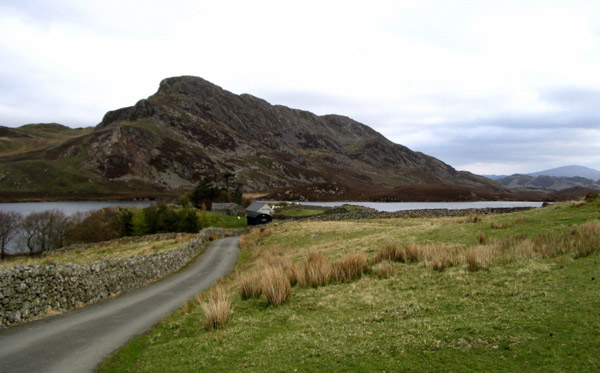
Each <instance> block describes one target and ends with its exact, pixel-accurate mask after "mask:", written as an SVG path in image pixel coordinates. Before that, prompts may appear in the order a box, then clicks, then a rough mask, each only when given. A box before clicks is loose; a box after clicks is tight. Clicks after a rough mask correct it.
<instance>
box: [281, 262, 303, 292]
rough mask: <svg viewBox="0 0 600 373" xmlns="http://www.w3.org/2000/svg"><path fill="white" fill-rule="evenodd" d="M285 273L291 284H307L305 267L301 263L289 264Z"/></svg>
mask: <svg viewBox="0 0 600 373" xmlns="http://www.w3.org/2000/svg"><path fill="white" fill-rule="evenodd" d="M286 274H287V276H288V280H290V284H291V285H292V286H296V285H298V286H303V287H304V286H307V285H308V283H307V282H306V269H305V266H304V264H303V263H298V264H294V265H291V266H289V267H288V268H287V270H286Z"/></svg>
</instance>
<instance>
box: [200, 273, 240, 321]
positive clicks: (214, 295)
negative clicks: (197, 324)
mask: <svg viewBox="0 0 600 373" xmlns="http://www.w3.org/2000/svg"><path fill="white" fill-rule="evenodd" d="M200 307H201V308H202V311H203V312H204V315H205V316H206V319H205V320H204V327H205V328H206V329H208V330H213V329H223V328H224V327H225V325H227V322H228V321H229V319H230V317H231V313H232V308H231V300H230V299H229V294H227V290H226V289H225V288H224V287H223V285H220V284H218V285H215V286H213V287H212V288H211V289H210V290H209V291H208V295H207V296H206V299H205V300H204V301H203V302H202V303H201V304H200Z"/></svg>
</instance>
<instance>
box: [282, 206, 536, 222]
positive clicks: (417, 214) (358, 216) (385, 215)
mask: <svg viewBox="0 0 600 373" xmlns="http://www.w3.org/2000/svg"><path fill="white" fill-rule="evenodd" d="M532 208H533V207H499V208H495V207H490V208H481V209H464V210H450V209H424V210H405V211H396V212H380V211H377V210H372V209H369V210H365V211H353V212H347V213H341V214H331V213H330V214H327V213H325V214H322V215H316V216H311V217H308V218H305V217H300V218H296V219H294V220H302V221H344V220H362V219H390V218H422V217H452V216H466V215H470V214H480V215H487V214H504V213H510V212H519V211H526V210H530V209H532Z"/></svg>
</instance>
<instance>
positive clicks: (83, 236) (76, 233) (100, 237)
mask: <svg viewBox="0 0 600 373" xmlns="http://www.w3.org/2000/svg"><path fill="white" fill-rule="evenodd" d="M123 230H124V228H123ZM121 231H122V228H121V212H120V211H119V210H117V209H115V208H111V207H107V208H103V209H100V210H96V211H93V212H91V213H90V214H89V215H88V216H84V217H83V219H81V221H79V222H78V223H76V224H74V226H73V227H72V228H71V229H70V230H69V231H68V233H67V240H68V241H69V242H76V243H79V242H85V243H88V242H101V241H108V240H112V239H115V238H119V237H122V236H123V235H122V234H121Z"/></svg>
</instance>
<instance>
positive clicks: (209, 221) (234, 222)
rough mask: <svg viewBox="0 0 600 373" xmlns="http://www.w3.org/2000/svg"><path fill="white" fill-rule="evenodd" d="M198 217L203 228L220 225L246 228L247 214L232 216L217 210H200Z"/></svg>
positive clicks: (221, 226)
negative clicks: (216, 211) (219, 212)
mask: <svg viewBox="0 0 600 373" xmlns="http://www.w3.org/2000/svg"><path fill="white" fill-rule="evenodd" d="M198 218H199V219H200V225H201V226H202V228H207V227H220V228H246V227H247V224H246V217H245V216H230V215H223V214H218V213H215V212H210V211H204V210H199V211H198Z"/></svg>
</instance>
